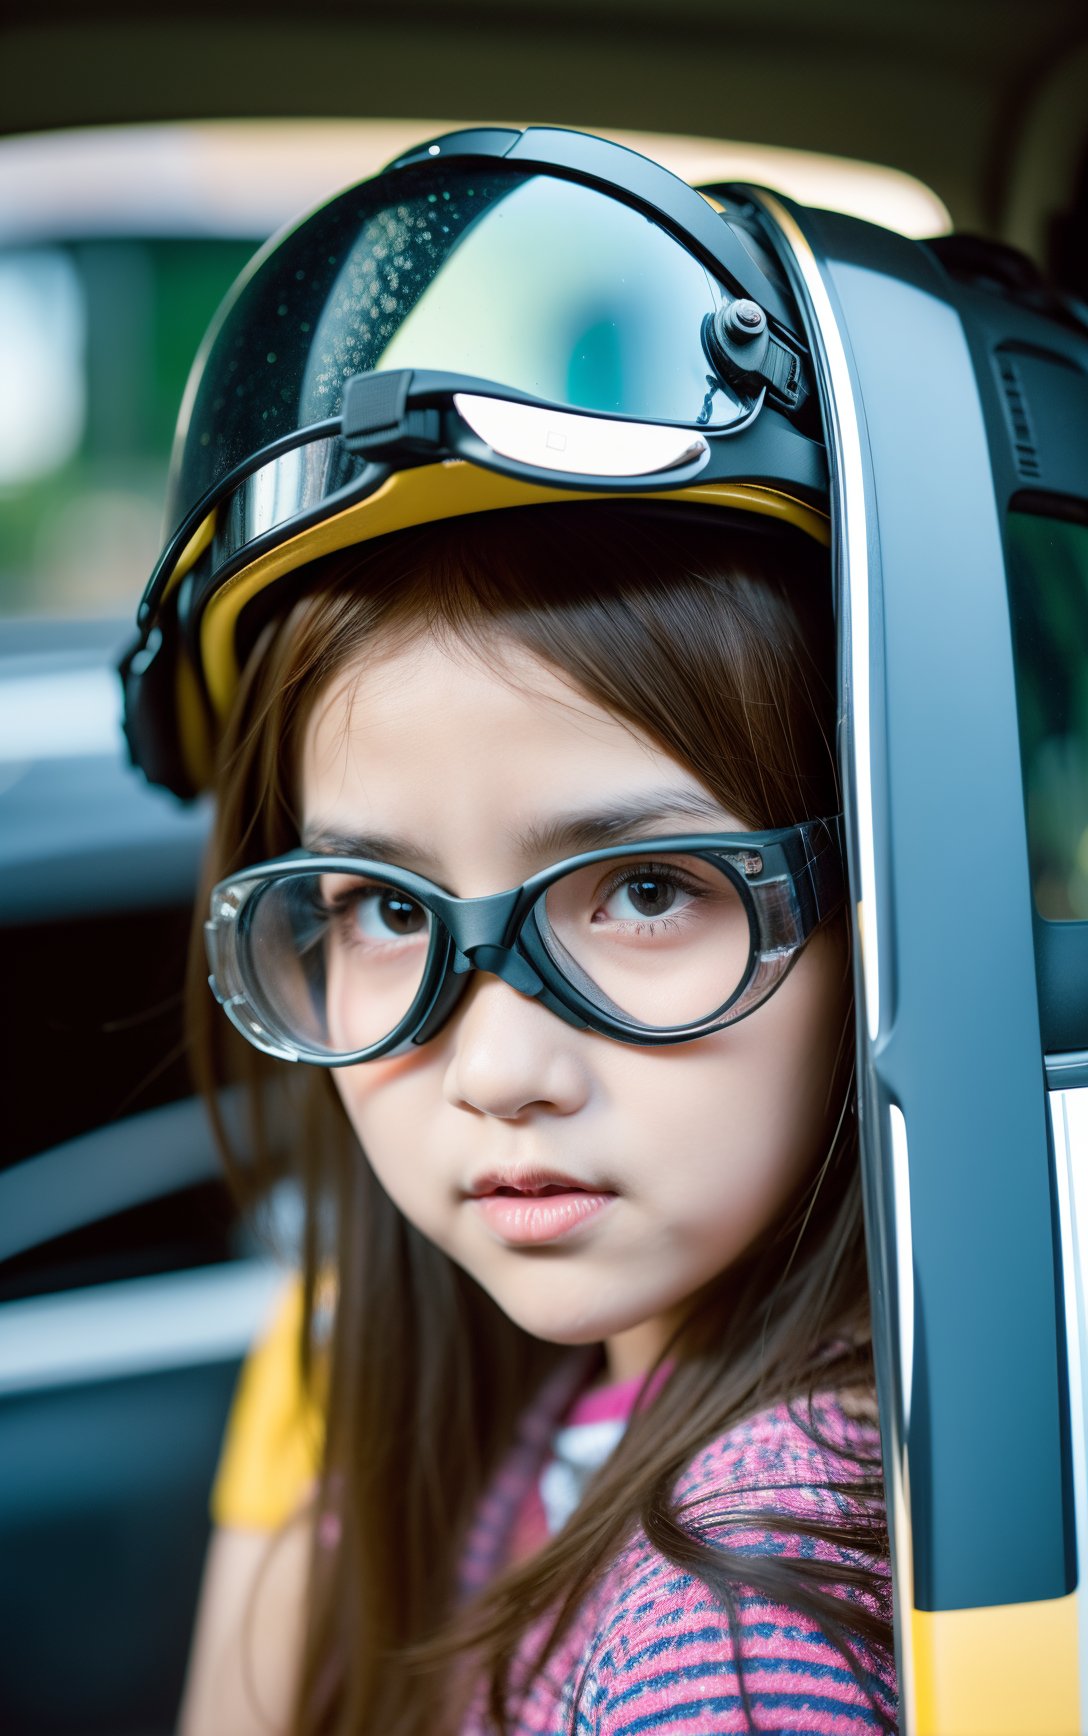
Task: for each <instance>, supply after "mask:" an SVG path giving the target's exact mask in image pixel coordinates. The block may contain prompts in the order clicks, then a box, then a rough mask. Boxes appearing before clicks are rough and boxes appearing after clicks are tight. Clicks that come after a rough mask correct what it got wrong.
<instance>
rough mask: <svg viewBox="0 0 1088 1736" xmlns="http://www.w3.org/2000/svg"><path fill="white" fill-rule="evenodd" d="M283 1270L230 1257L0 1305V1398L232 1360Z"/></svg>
mask: <svg viewBox="0 0 1088 1736" xmlns="http://www.w3.org/2000/svg"><path fill="white" fill-rule="evenodd" d="M283 1283H284V1272H283V1269H282V1268H281V1267H279V1266H277V1265H274V1264H272V1263H270V1262H269V1261H266V1260H235V1261H231V1262H230V1263H229V1264H227V1265H222V1266H202V1267H198V1268H197V1269H196V1270H193V1271H187V1272H168V1273H166V1274H164V1275H163V1276H160V1277H153V1278H128V1279H125V1280H123V1281H122V1282H120V1283H114V1284H96V1285H94V1286H92V1287H89V1288H87V1289H83V1290H65V1291H61V1292H60V1293H59V1294H57V1295H54V1296H33V1297H31V1298H29V1299H28V1300H27V1301H24V1302H5V1303H4V1304H3V1305H0V1395H3V1396H6V1397H12V1396H14V1395H16V1394H20V1395H21V1394H26V1393H32V1392H41V1391H43V1390H46V1389H48V1388H51V1387H58V1386H78V1385H84V1384H87V1383H90V1382H93V1381H101V1380H117V1379H119V1378H121V1377H123V1376H126V1375H136V1374H157V1373H160V1372H161V1371H162V1370H164V1369H170V1368H192V1367H198V1366H200V1365H202V1364H205V1363H212V1362H229V1361H232V1360H234V1359H235V1358H238V1359H240V1358H241V1357H243V1356H244V1355H245V1353H246V1350H247V1349H248V1348H249V1346H250V1345H251V1344H252V1342H253V1340H254V1338H255V1337H256V1335H257V1333H258V1332H259V1331H260V1330H261V1328H262V1326H263V1325H264V1324H265V1322H266V1321H267V1319H268V1315H269V1311H270V1309H271V1306H272V1302H273V1299H274V1297H275V1295H276V1292H277V1290H278V1289H279V1288H280V1286H281V1285H282V1284H283Z"/></svg>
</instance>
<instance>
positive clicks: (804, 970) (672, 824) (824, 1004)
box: [301, 638, 846, 1378]
mask: <svg viewBox="0 0 1088 1736" xmlns="http://www.w3.org/2000/svg"><path fill="white" fill-rule="evenodd" d="M495 650H496V660H497V657H498V656H499V655H500V654H501V657H502V666H503V668H504V669H505V670H506V671H507V677H506V679H505V680H504V679H501V678H500V676H499V674H497V673H494V672H493V670H492V669H490V668H488V667H487V666H486V665H485V664H484V662H483V661H482V660H481V659H480V658H479V657H478V656H477V655H474V654H473V653H471V652H470V651H468V650H467V648H464V647H460V646H459V647H458V648H457V650H456V652H455V651H454V650H453V649H451V648H449V647H443V646H442V645H440V644H439V643H438V642H437V641H435V640H433V639H430V638H420V639H418V640H416V641H414V642H413V643H412V644H410V645H409V646H408V647H407V648H406V649H401V650H397V651H396V652H393V653H389V654H386V655H385V656H383V657H381V658H380V659H374V658H373V657H371V658H368V660H367V662H366V665H365V667H364V666H363V664H362V663H361V662H360V663H358V664H355V665H352V666H351V667H350V668H348V669H347V670H345V671H344V672H343V673H342V674H341V675H340V676H338V677H337V678H336V679H335V680H334V681H333V682H332V683H331V684H330V686H329V688H328V689H327V690H326V692H325V693H324V694H323V695H322V696H321V698H320V700H319V702H318V704H317V706H316V708H315V711H314V713H313V716H312V717H311V719H310V723H309V727H308V729H307V732H306V736H305V740H304V746H303V757H302V768H301V777H302V805H303V811H304V842H305V843H307V844H308V845H310V846H312V847H315V848H318V849H321V848H328V847H329V845H328V840H329V839H332V838H341V839H344V838H350V837H352V836H353V835H358V834H363V833H374V832H380V833H383V834H391V835H394V836H396V837H397V838H399V839H403V840H407V841H410V844H409V847H406V849H405V851H404V852H403V854H402V855H400V856H398V861H400V862H401V865H402V866H405V867H408V868H412V869H415V870H416V871H417V872H419V873H421V874H424V875H426V876H427V877H428V878H429V879H431V880H434V881H435V882H437V883H438V884H439V885H441V886H443V887H445V888H446V889H447V890H448V891H450V892H453V893H455V894H457V895H459V896H460V897H463V898H471V897H478V896H481V895H482V894H485V893H491V892H499V891H503V890H505V889H506V888H508V887H511V886H514V885H517V884H519V883H520V882H521V881H523V880H525V879H527V878H528V877H529V876H530V875H531V874H533V873H535V872H537V871H538V870H539V869H541V868H544V867H546V866H547V865H548V862H549V861H551V860H557V859H559V855H560V854H562V855H567V854H570V853H571V852H570V851H563V852H552V853H551V855H550V856H548V857H547V858H544V859H542V858H541V857H539V856H537V855H528V856H527V855H525V854H524V853H523V851H522V849H521V847H520V846H519V842H518V840H519V835H520V834H522V833H525V832H527V831H528V830H529V829H530V828H532V829H535V830H537V831H538V832H539V831H540V830H541V829H542V828H543V827H545V826H548V825H549V824H551V823H553V822H555V823H557V822H560V821H562V820H563V818H564V817H565V816H568V815H574V814H585V813H587V812H588V813H593V812H594V811H595V810H598V809H600V808H602V807H611V806H612V805H613V804H615V803H617V802H625V803H626V802H635V801H639V802H644V803H645V805H646V807H647V809H649V810H652V811H653V812H655V813H658V812H660V811H661V810H662V809H663V808H664V807H665V805H666V804H669V811H668V812H660V817H659V818H657V819H656V820H654V819H649V820H645V821H642V822H640V823H639V824H637V825H636V826H635V827H634V828H633V830H632V832H631V834H630V836H631V838H632V840H633V841H634V840H641V839H646V838H652V837H655V836H656V837H666V836H668V835H669V834H675V833H677V832H680V831H696V832H701V831H707V832H711V831H738V830H744V829H745V828H744V827H742V825H741V823H740V822H739V820H738V819H737V817H736V815H734V814H730V813H729V812H728V811H727V810H726V809H724V808H721V807H719V806H718V805H717V803H716V802H715V801H714V799H713V797H711V795H710V793H709V791H708V790H707V789H706V788H705V787H704V786H703V785H702V784H701V783H700V782H699V781H698V780H697V779H696V778H695V777H694V776H693V775H692V774H691V773H690V772H689V771H687V770H686V769H685V767H684V766H683V765H682V764H681V763H680V762H679V761H677V760H675V759H673V758H671V757H670V755H668V754H667V753H665V752H664V751H663V750H662V749H661V748H659V747H657V746H655V745H654V743H653V742H652V741H650V740H649V739H648V738H646V737H644V736H642V735H641V734H640V733H639V732H638V731H636V730H635V729H633V728H632V727H631V726H629V725H627V724H624V723H621V722H619V721H618V720H617V719H616V718H615V717H614V716H613V715H612V714H611V713H609V712H607V711H604V710H602V709H601V708H600V707H599V706H598V705H596V704H594V703H593V702H592V701H591V700H589V699H587V698H585V697H584V696H582V695H581V694H580V693H578V692H577V691H576V690H575V689H573V688H572V687H571V686H569V685H568V684H567V683H566V682H565V681H564V680H563V679H562V678H561V677H560V676H559V675H557V674H556V673H555V672H554V671H553V670H552V669H550V668H549V667H548V666H547V665H545V664H543V663H541V662H540V661H538V660H537V659H536V658H535V657H533V656H531V655H530V654H529V653H528V652H526V651H524V650H522V649H520V648H518V647H514V646H510V645H508V644H503V645H502V646H500V644H499V642H498V641H496V644H495ZM511 677H512V678H513V679H512V680H511ZM685 804H688V807H687V809H686V810H685ZM799 817H802V816H799ZM618 841H619V842H623V841H624V840H623V839H620V840H618ZM845 993H846V989H845V984H844V972H843V962H842V954H841V950H840V947H839V946H838V945H837V944H836V943H835V941H834V939H833V938H832V937H829V936H828V935H827V934H826V933H824V932H818V933H817V934H816V935H815V936H814V937H813V939H812V940H811V941H810V942H809V944H808V946H807V947H806V949H805V950H804V952H803V953H802V955H801V957H800V958H799V960H798V961H797V963H796V965H795V966H794V969H793V970H792V972H791V973H790V975H789V976H788V977H787V979H786V981H785V982H784V983H783V985H782V986H781V987H780V988H779V989H778V991H777V993H775V994H774V995H773V996H772V997H771V999H770V1000H769V1001H767V1002H765V1003H764V1004H763V1006H761V1007H760V1008H759V1009H758V1010H757V1011H756V1012H755V1013H753V1014H751V1015H750V1016H749V1017H748V1018H746V1019H744V1020H742V1021H741V1022H740V1023H739V1024H737V1025H734V1026H732V1027H731V1028H729V1029H727V1030H724V1031H718V1032H715V1033H713V1034H711V1035H710V1036H707V1037H702V1038H699V1039H698V1040H696V1041H694V1042H689V1043H678V1044H674V1045H671V1046H664V1047H660V1048H639V1047H636V1046H633V1045H630V1044H627V1043H621V1042H618V1041H615V1040H614V1039H612V1038H609V1037H605V1036H601V1035H598V1034H597V1033H595V1032H591V1031H581V1030H577V1029H576V1028H574V1027H573V1026H571V1025H568V1024H566V1023H564V1021H563V1020H561V1019H559V1018H557V1017H556V1016H555V1015H554V1014H552V1013H550V1012H548V1011H547V1009H546V1008H544V1007H542V1006H540V1005H539V1003H538V1002H536V1001H534V1000H531V999H528V998H527V997H525V996H523V995H521V994H519V993H518V992H517V991H516V990H515V989H513V988H510V987H509V986H508V985H507V984H506V983H504V982H502V981H500V980H499V978H497V977H494V976H487V975H485V974H483V973H482V972H477V973H475V974H474V975H473V977H472V979H471V981H470V983H469V986H468V988H467V990H466V992H465V995H464V998H463V1000H462V1001H461V1002H460V1004H459V1006H458V1007H457V1009H456V1011H455V1012H454V1014H453V1016H452V1017H451V1018H450V1019H449V1021H448V1022H447V1023H446V1025H445V1026H444V1027H443V1028H442V1030H441V1031H440V1032H439V1033H438V1035H437V1036H436V1037H434V1038H432V1039H431V1041H430V1042H428V1043H425V1044H423V1045H422V1046H420V1047H419V1048H417V1049H415V1050H414V1051H413V1052H412V1053H411V1054H408V1055H403V1056H398V1057H396V1058H393V1059H389V1060H382V1061H369V1062H364V1063H362V1064H360V1065H358V1066H355V1067H345V1068H338V1069H336V1070H335V1071H334V1073H333V1078H334V1080H335V1083H336V1087H337V1089H338V1091H339V1093H340V1096H341V1099H342V1101H343V1104H344V1108H345V1110H346V1111H347V1114H348V1116H349V1118H350V1120H351V1123H352V1125H353V1127H354V1129H355V1131H356V1133H357V1135H358V1137H359V1139H360V1141H361V1143H362V1146H363V1149H364V1151H365V1153H366V1155H367V1158H368V1159H369V1161H370V1163H371V1164H372V1166H373V1168H374V1170H375V1172H376V1174H377V1176H378V1178H379V1180H380V1181H381V1183H382V1185H383V1187H384V1188H385V1189H386V1191H387V1193H388V1194H389V1195H390V1197H391V1198H392V1200H393V1201H394V1202H395V1204H396V1205H397V1206H398V1207H399V1209H400V1210H401V1211H402V1212H403V1213H404V1214H405V1216H406V1217H407V1218H409V1219H410V1220H411V1222H412V1223H413V1224H415V1226H416V1227H417V1228H418V1229H419V1230H420V1231H422V1233H423V1234H424V1235H425V1236H427V1237H428V1238H429V1239H430V1240H431V1241H433V1242H435V1243H437V1244H438V1246H439V1247H441V1248H442V1249H443V1250H444V1251H445V1252H446V1253H447V1254H448V1255H449V1256H450V1257H451V1259H454V1260H456V1261H457V1262H458V1264H459V1265H461V1266H463V1267H464V1268H465V1270H466V1271H468V1272H469V1273H471V1274H472V1276H473V1277H474V1278H475V1279H476V1280H477V1281H478V1282H479V1283H480V1284H481V1285H482V1286H483V1287H484V1289H485V1290H487V1291H488V1292H489V1293H490V1294H491V1296H492V1297H493V1298H494V1299H495V1301H496V1302H497V1303H498V1304H499V1306H500V1307H501V1308H502V1309H503V1310H504V1312H505V1313H506V1314H507V1315H508V1316H509V1317H510V1318H511V1319H512V1320H514V1321H516V1322H517V1323H518V1325H520V1326H522V1327H523V1328H524V1329H525V1330H526V1331H527V1332H530V1333H532V1334H534V1335H535V1336H536V1337H539V1338H544V1339H548V1340H551V1341H554V1342H557V1343H563V1344H588V1343H593V1342H597V1341H599V1340H603V1341H606V1343H607V1345H608V1351H609V1363H610V1371H611V1373H612V1375H613V1376H614V1377H615V1378H622V1377H625V1376H627V1375H630V1374H637V1373H641V1372H642V1371H643V1370H644V1369H645V1368H646V1367H647V1366H648V1365H649V1363H650V1362H651V1361H652V1359H653V1357H654V1356H655V1355H656V1353H657V1351H658V1349H659V1348H660V1346H661V1344H662V1343H663V1342H664V1339H665V1337H666V1336H667V1334H668V1331H669V1330H670V1329H671V1326H672V1324H673V1323H674V1321H675V1319H676V1315H677V1311H678V1309H679V1308H680V1306H681V1304H683V1303H684V1301H685V1299H686V1298H688V1297H690V1296H691V1295H692V1293H693V1292H694V1291H696V1290H697V1289H699V1288H700V1287H702V1286H703V1285H705V1284H706V1283H707V1282H708V1281H709V1280H711V1279H712V1278H714V1277H715V1276H716V1275H717V1274H718V1273H721V1272H723V1271H725V1270H726V1268H727V1267H728V1266H729V1265H730V1264H731V1263H732V1262H733V1261H735V1260H736V1259H737V1258H738V1256H739V1255H740V1254H741V1253H743V1252H744V1250H745V1249H746V1248H747V1247H748V1246H749V1245H750V1244H751V1242H752V1241H753V1240H754V1238H755V1237H756V1236H757V1235H758V1234H759V1233H760V1231H761V1230H763V1229H764V1228H765V1226H766V1225H767V1224H768V1223H769V1222H770V1220H771V1219H772V1218H773V1217H774V1216H775V1214H776V1213H777V1212H778V1211H779V1209H780V1208H781V1207H782V1206H783V1205H784V1203H785V1202H786V1201H787V1200H788V1199H789V1198H790V1196H791V1195H793V1194H794V1193H795V1192H796V1191H797V1190H798V1189H799V1188H800V1187H801V1186H802V1185H803V1183H804V1180H805V1178H806V1176H807V1174H808V1173H809V1172H810V1170H811V1168H812V1166H813V1163H814V1160H815V1159H816V1158H817V1157H818V1156H819V1155H822V1153H823V1151H824V1149H825V1147H826V1142H827V1139H828V1137H829V1134H828V1111H829V1105H828V1103H827V1089H828V1081H829V1079H830V1076H831V1072H832V1068H833V1064H834V1058H835V1054H836V1051H837V1047H838V1042H839V1036H840V1032H841V1029H842V1019H843V1013H844V1009H845V999H844V997H845ZM508 1170H514V1171H517V1172H521V1173H524V1172H526V1171H529V1170H545V1171H557V1172H560V1173H561V1174H562V1176H564V1177H565V1178H569V1179H570V1180H572V1181H575V1182H577V1183H579V1184H580V1185H581V1186H583V1187H585V1188H586V1189H587V1190H589V1191H590V1192H593V1193H604V1194H607V1195H609V1196H611V1197H610V1198H609V1199H608V1200H607V1202H606V1203H605V1204H604V1205H603V1206H602V1207H601V1208H600V1209H598V1210H596V1211H595V1212H593V1213H591V1214H590V1215H588V1216H586V1217H584V1218H583V1219H582V1220H581V1221H580V1222H578V1223H577V1225H576V1226H575V1227H574V1228H573V1229H571V1230H569V1231H567V1232H566V1233H565V1234H563V1235H562V1236H560V1237H559V1238H558V1239H556V1240H549V1241H543V1242H530V1243H525V1242H523V1241H520V1240H518V1239H517V1238H516V1236H515V1235H513V1234H511V1233H510V1231H509V1229H508V1228H506V1227H504V1226H503V1225H502V1224H501V1223H496V1222H495V1221H494V1214H493V1213H491V1212H490V1211H489V1210H488V1209H486V1208H484V1207H483V1206H482V1205H481V1203H480V1200H479V1199H478V1198H476V1197H474V1194H473V1189H474V1187H476V1186H477V1185H478V1184H479V1182H480V1181H481V1179H482V1178H483V1177H484V1176H485V1175H486V1174H488V1173H490V1172H495V1171H500V1172H502V1171H508ZM787 1255H788V1244H787V1243H783V1261H785V1259H786V1257H787Z"/></svg>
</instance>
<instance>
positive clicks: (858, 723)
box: [759, 188, 880, 1041]
mask: <svg viewBox="0 0 1088 1736" xmlns="http://www.w3.org/2000/svg"><path fill="white" fill-rule="evenodd" d="M759 199H760V202H761V203H762V204H763V205H764V206H765V207H766V209H767V211H768V212H769V213H770V215H771V216H772V217H773V219H774V221H775V223H776V224H777V225H778V227H779V229H780V230H781V232H782V236H783V239H784V240H785V241H786V242H787V244H788V245H789V247H790V249H791V250H792V252H793V255H794V259H795V260H796V263H797V268H798V270H799V272H800V274H801V277H802V279H803V281H804V285H805V288H806V290H807V291H808V295H809V300H810V303H811V308H812V314H813V317H814V319H815V321H816V324H817V328H818V330H819V335H820V340H821V342H822V344H823V350H824V359H825V361H826V363H827V369H828V372H829V374H830V376H831V387H832V393H831V401H830V404H829V405H828V406H827V408H828V421H829V424H830V426H829V442H828V444H829V447H830V449H831V450H830V453H829V456H830V457H831V458H832V463H831V467H830V468H831V481H832V488H833V490H834V493H835V505H836V514H833V518H834V517H835V516H836V515H837V517H838V521H839V523H840V524H841V526H842V543H843V548H844V550H845V554H846V559H845V561H844V563H843V573H844V578H845V582H846V598H847V608H848V610H849V615H850V688H851V697H852V712H853V742H854V785H855V796H856V800H857V812H858V827H857V837H856V840H855V843H856V847H857V853H858V866H859V869H860V872H861V908H860V910H859V913H858V915H859V926H860V928H861V971H862V981H863V983H864V987H865V1016H866V1025H867V1028H868V1032H869V1037H870V1040H874V1041H875V1039H876V1036H877V1033H878V1031H879V1029H880V912H879V910H878V908H877V899H876V847H875V843H874V838H873V789H872V777H873V754H872V726H871V710H870V706H871V701H870V684H869V659H870V647H869V545H868V529H867V523H866V507H865V472H864V468H863V465H862V458H861V430H860V428H859V426H858V418H857V412H856V409H855V406H854V389H853V383H852V381H851V378H850V367H849V364H848V362H847V359H846V350H845V348H844V346H843V341H842V337H841V335H840V332H839V327H838V322H837V320H836V318H835V313H834V309H833V308H832V306H831V298H830V296H829V295H828V293H827V288H826V286H825V284H824V280H823V277H822V275H821V273H820V267H819V265H818V263H817V261H816V256H815V254H814V253H813V251H812V248H811V247H810V246H809V244H808V241H807V240H806V238H805V236H804V234H803V232H802V230H801V229H800V227H799V225H798V224H797V222H796V220H795V219H794V218H793V216H792V215H791V214H790V212H789V211H787V209H786V207H785V206H784V205H783V204H781V202H780V201H779V200H778V199H776V198H775V197H774V195H773V194H772V193H768V192H766V191H764V190H763V189H762V188H761V189H760V190H759Z"/></svg>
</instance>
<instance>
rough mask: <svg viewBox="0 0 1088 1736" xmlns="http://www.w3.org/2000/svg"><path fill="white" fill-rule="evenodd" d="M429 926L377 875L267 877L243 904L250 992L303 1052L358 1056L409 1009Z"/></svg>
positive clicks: (428, 944)
mask: <svg viewBox="0 0 1088 1736" xmlns="http://www.w3.org/2000/svg"><path fill="white" fill-rule="evenodd" d="M434 926H435V925H434V918H433V917H432V916H431V914H430V912H429V911H427V910H426V909H424V907H423V906H422V905H421V904H418V903H416V901H415V900H414V899H412V898H409V897H408V895H407V893H405V892H402V891H401V890H400V888H399V887H396V886H391V885H388V884H386V883H385V882H383V881H380V880H373V879H369V878H367V879H364V878H362V877H361V876H359V875H355V874H339V873H333V874H299V875H293V876H291V877H290V878H288V879H282V880H272V881H269V882H268V883H267V885H266V886H265V888H264V889H263V890H262V891H260V892H258V893H257V894H255V896H254V898H253V899H252V901H251V903H250V905H249V906H248V908H247V921H246V925H245V936H244V941H243V944H242V951H241V965H242V974H243V978H244V981H245V987H246V992H247V995H248V996H249V998H250V999H251V1000H252V1002H253V1004H254V1006H255V1007H256V1008H257V1010H258V1011H259V1013H260V1014H261V1015H262V1016H263V1017H264V1019H266V1020H267V1021H268V1022H269V1024H270V1025H271V1026H272V1028H273V1029H275V1030H277V1031H279V1032H280V1033H281V1034H282V1035H283V1036H285V1037H287V1038H288V1039H289V1040H290V1041H291V1042H292V1043H295V1044H297V1045H298V1046H300V1047H301V1048H304V1049H308V1050H311V1051H313V1052H316V1053H318V1054H324V1055H351V1054H355V1053H357V1052H358V1051H359V1050H361V1049H368V1048H370V1047H372V1045H373V1044H375V1043H380V1042H381V1041H382V1039H383V1038H385V1037H387V1036H388V1035H389V1033H390V1032H391V1031H392V1030H394V1029H395V1028H396V1026H397V1025H399V1024H400V1023H401V1021H402V1020H403V1019H404V1018H405V1016H406V1015H407V1013H408V1012H409V1011H410V1009H411V1007H412V1003H413V1001H414V1000H415V998H416V996H417V994H418V993H419V990H420V987H421V985H422V983H423V978H424V974H425V972H426V969H427V963H428V960H429V958H430V954H431V948H432V945H433V941H434Z"/></svg>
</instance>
